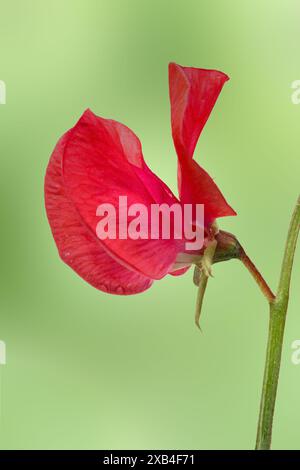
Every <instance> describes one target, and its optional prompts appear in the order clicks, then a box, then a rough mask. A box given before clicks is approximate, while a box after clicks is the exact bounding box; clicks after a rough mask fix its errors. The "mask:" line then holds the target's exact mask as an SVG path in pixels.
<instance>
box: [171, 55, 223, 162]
mask: <svg viewBox="0 0 300 470" xmlns="http://www.w3.org/2000/svg"><path fill="white" fill-rule="evenodd" d="M227 80H229V77H228V76H227V75H226V74H225V73H223V72H219V71H217V70H206V69H197V68H193V67H181V66H180V65H177V64H174V63H171V64H169V90H170V102H171V125H172V135H173V140H174V144H175V148H176V151H177V154H178V157H179V158H180V159H183V158H185V159H187V158H192V157H193V154H194V150H195V147H196V144H197V141H198V138H199V136H200V134H201V131H202V129H203V127H204V125H205V123H206V121H207V119H208V117H209V115H210V113H211V111H212V109H213V107H214V105H215V102H216V100H217V98H218V96H219V94H220V92H221V90H222V88H223V85H224V83H225V82H226V81H227Z"/></svg>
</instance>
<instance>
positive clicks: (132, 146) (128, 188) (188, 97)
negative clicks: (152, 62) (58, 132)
mask: <svg viewBox="0 0 300 470" xmlns="http://www.w3.org/2000/svg"><path fill="white" fill-rule="evenodd" d="M227 80H228V77H227V75H225V74H223V73H222V72H218V71H215V70H203V69H195V68H189V67H181V66H179V65H176V64H170V66H169V83H170V101H171V122H172V135H173V140H174V144H175V148H176V152H177V155H178V183H179V194H180V203H181V204H185V203H191V204H204V210H205V228H206V230H209V227H210V226H211V224H212V223H213V222H214V221H215V219H216V218H218V217H224V216H229V215H235V212H234V210H233V209H232V208H231V207H230V206H229V205H228V204H227V202H226V201H225V199H224V197H223V195H222V194H221V192H220V190H219V189H218V187H217V185H216V184H215V183H214V181H213V180H212V178H211V177H210V176H209V175H208V174H207V173H206V171H205V170H203V168H201V167H200V166H199V165H198V164H197V163H196V162H195V161H194V160H193V153H194V149H195V146H196V144H197V141H198V138H199V135H200V133H201V131H202V129H203V127H204V125H205V123H206V121H207V119H208V117H209V115H210V113H211V111H212V109H213V106H214V104H215V102H216V100H217V98H218V95H219V93H220V91H221V89H222V87H223V85H224V83H225V82H226V81H227ZM121 195H122V196H124V195H125V196H126V197H127V201H128V205H131V204H137V203H140V204H143V205H144V206H145V207H150V206H151V204H166V205H167V206H171V205H172V204H174V203H179V201H178V199H177V198H176V197H175V196H174V194H173V193H172V192H171V190H170V189H169V188H168V187H167V186H166V185H165V184H164V183H163V182H162V181H161V180H160V179H159V178H158V177H157V176H156V175H155V174H154V173H152V171H151V170H150V169H149V167H148V166H147V165H146V163H145V161H144V158H143V154H142V148H141V144H140V141H139V139H138V138H137V136H136V135H135V134H134V133H133V132H132V131H131V130H130V129H128V128H127V127H126V126H124V125H123V124H120V123H118V122H116V121H113V120H110V119H103V118H101V117H98V116H96V115H94V114H93V113H92V112H91V111H89V110H87V111H86V112H85V113H84V114H83V115H82V117H81V118H80V120H79V121H78V122H77V124H76V125H75V126H74V127H73V128H72V129H70V130H69V131H68V132H67V133H66V134H64V135H63V137H62V138H61V139H60V140H59V142H58V143H57V145H56V147H55V149H54V151H53V154H52V156H51V158H50V161H49V165H48V168H47V172H46V178H45V203H46V210H47V215H48V220H49V223H50V226H51V230H52V234H53V237H54V240H55V242H56V245H57V248H58V251H59V254H60V256H61V258H62V260H63V261H64V262H65V263H67V264H68V265H69V266H70V267H71V268H72V269H73V270H74V271H76V272H77V273H78V274H79V275H80V276H81V277H82V278H83V279H85V280H86V281H87V282H88V283H90V284H91V285H92V286H94V287H96V288H97V289H100V290H102V291H105V292H109V293H113V294H124V295H126V294H136V293H138V292H142V291H144V290H146V289H148V288H149V287H150V286H151V284H152V282H153V280H155V279H161V278H162V277H164V276H165V275H166V274H168V273H170V274H175V275H178V274H183V272H185V271H186V269H187V267H186V266H185V267H184V268H182V269H179V268H181V266H182V265H181V258H182V254H184V252H185V247H184V240H183V239H175V238H174V237H173V238H172V237H170V239H162V238H160V239H137V240H133V239H128V238H127V239H121V238H120V237H119V238H116V239H109V238H107V239H105V240H100V239H99V238H98V237H97V235H96V226H97V223H98V220H99V219H98V217H97V215H96V210H95V209H96V208H97V207H98V206H99V205H101V204H104V203H106V204H107V203H109V204H112V205H114V206H115V207H117V206H118V199H119V196H121ZM186 264H188V263H186Z"/></svg>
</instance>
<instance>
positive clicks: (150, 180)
mask: <svg viewBox="0 0 300 470" xmlns="http://www.w3.org/2000/svg"><path fill="white" fill-rule="evenodd" d="M63 177H64V182H65V185H66V188H67V192H68V195H69V197H70V199H71V200H72V201H73V203H74V205H75V207H76V209H77V211H78V213H79V214H80V217H81V219H82V221H83V223H84V224H86V225H87V226H88V227H89V229H90V230H91V231H92V232H93V233H95V231H96V227H97V224H98V222H99V217H97V216H96V210H97V207H98V206H99V205H100V204H107V203H109V204H112V205H113V206H114V207H116V208H117V207H118V204H119V196H126V197H127V205H128V207H129V206H130V205H131V204H137V203H141V204H143V205H144V206H145V207H146V208H147V209H148V211H149V213H150V205H151V204H153V203H158V204H160V203H166V204H168V205H171V204H173V203H175V202H178V201H177V199H176V198H175V196H174V195H173V194H172V193H171V191H170V189H169V188H168V187H167V186H166V185H165V184H164V183H163V182H162V181H161V180H160V179H159V178H158V177H157V176H155V175H154V174H153V173H152V172H151V171H150V170H149V168H148V167H147V165H146V164H145V162H144V159H143V156H142V151H141V144H140V142H139V140H138V138H137V137H136V136H135V134H134V133H133V132H132V131H130V130H129V129H128V128H127V127H125V126H123V125H122V124H120V123H117V122H115V121H112V120H108V119H103V118H100V117H97V116H95V115H94V114H93V113H92V112H91V111H86V112H85V113H84V114H83V116H82V117H81V119H80V120H79V121H78V123H77V124H76V126H75V127H74V128H73V129H72V130H71V131H70V135H69V139H68V142H67V145H66V149H65V152H64V156H63ZM101 243H102V244H103V246H105V249H106V250H107V251H108V252H109V253H110V254H111V255H112V256H113V257H115V259H117V260H119V261H120V262H121V263H122V264H123V265H124V266H126V267H128V268H129V269H133V270H135V271H137V272H139V273H141V274H143V275H145V276H147V277H150V278H152V279H160V278H162V277H163V276H164V275H166V274H167V273H168V271H169V269H170V267H171V266H172V265H173V263H174V261H175V259H176V256H177V253H178V252H179V251H183V250H182V246H183V241H181V240H174V239H173V240H172V239H170V240H162V239H160V240H153V239H152V240H151V239H144V240H141V239H138V240H132V239H130V238H127V239H125V240H123V239H120V238H118V237H117V238H116V239H114V240H112V239H109V238H107V239H105V240H101Z"/></svg>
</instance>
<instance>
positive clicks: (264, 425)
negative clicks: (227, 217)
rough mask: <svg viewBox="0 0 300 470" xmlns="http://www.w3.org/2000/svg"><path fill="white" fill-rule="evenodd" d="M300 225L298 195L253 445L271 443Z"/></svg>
mask: <svg viewBox="0 0 300 470" xmlns="http://www.w3.org/2000/svg"><path fill="white" fill-rule="evenodd" d="M299 227H300V196H299V198H298V202H297V205H296V207H295V210H294V213H293V216H292V219H291V223H290V228H289V232H288V236H287V241H286V246H285V252H284V257H283V261H282V267H281V274H280V280H279V286H278V290H277V295H276V297H275V299H274V300H272V299H270V301H269V304H270V320H269V337H268V345H267V354H266V362H265V372H264V379H263V388H262V395H261V403H260V414H259V420H258V427H257V438H256V449H257V450H263V449H264V450H267V449H270V447H271V439H272V424H273V416H274V409H275V401H276V392H277V387H278V379H279V370H280V362H281V353H282V345H283V334H284V326H285V320H286V313H287V307H288V301H289V290H290V281H291V273H292V266H293V260H294V253H295V249H296V244H297V237H298V233H299Z"/></svg>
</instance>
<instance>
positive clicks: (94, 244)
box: [45, 133, 152, 295]
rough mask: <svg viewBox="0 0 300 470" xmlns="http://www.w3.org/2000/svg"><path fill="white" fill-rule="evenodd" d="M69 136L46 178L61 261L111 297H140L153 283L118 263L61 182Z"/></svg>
mask: <svg viewBox="0 0 300 470" xmlns="http://www.w3.org/2000/svg"><path fill="white" fill-rule="evenodd" d="M68 138H69V133H67V134H65V135H64V136H63V137H62V138H61V139H60V141H59V142H58V143H57V146H56V147H55V150H54V152H53V154H52V156H51V159H50V162H49V165H48V168H47V172H46V178H45V203H46V210H47V216H48V219H49V223H50V226H51V230H52V233H53V237H54V240H55V242H56V245H57V248H58V251H59V254H60V256H61V258H62V260H63V261H64V262H65V263H67V264H68V265H69V266H70V267H71V268H72V269H74V271H76V272H77V274H79V276H81V277H82V278H83V279H84V280H85V281H87V282H88V283H89V284H91V285H92V286H94V287H96V288H97V289H100V290H102V291H104V292H109V293H112V294H123V295H127V294H137V293H139V292H143V291H144V290H146V289H148V288H149V287H150V286H151V284H152V280H151V279H149V278H147V277H145V276H143V275H141V274H139V273H137V272H134V271H130V270H128V269H127V268H125V267H124V266H122V265H121V264H120V263H118V262H117V261H115V260H114V259H113V258H112V257H111V256H110V255H109V254H108V253H107V252H106V251H105V250H104V248H103V247H102V246H101V244H100V242H99V240H98V239H97V238H96V237H95V235H94V234H93V233H92V232H91V231H90V230H89V229H88V227H87V226H86V225H85V224H84V223H83V222H82V220H81V218H80V216H79V214H78V212H77V210H76V208H75V207H74V204H73V202H72V201H70V199H69V198H68V197H67V195H66V192H65V188H64V182H63V178H62V155H63V153H64V149H65V145H66V142H67V140H68Z"/></svg>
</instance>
